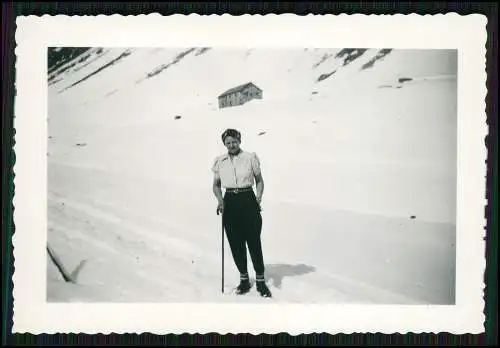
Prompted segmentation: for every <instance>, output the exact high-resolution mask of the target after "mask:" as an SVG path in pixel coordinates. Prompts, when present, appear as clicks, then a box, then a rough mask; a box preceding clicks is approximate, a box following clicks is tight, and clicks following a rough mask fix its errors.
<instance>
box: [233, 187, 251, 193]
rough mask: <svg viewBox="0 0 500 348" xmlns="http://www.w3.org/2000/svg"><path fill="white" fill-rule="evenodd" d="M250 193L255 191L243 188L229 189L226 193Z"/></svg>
mask: <svg viewBox="0 0 500 348" xmlns="http://www.w3.org/2000/svg"><path fill="white" fill-rule="evenodd" d="M249 191H253V189H252V188H251V187H241V188H237V187H235V188H233V187H229V188H227V189H226V192H230V193H240V192H249Z"/></svg>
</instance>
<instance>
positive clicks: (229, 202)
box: [223, 190, 264, 275]
mask: <svg viewBox="0 0 500 348" xmlns="http://www.w3.org/2000/svg"><path fill="white" fill-rule="evenodd" d="M223 223H224V228H225V230H226V235H227V239H228V241H229V246H230V249H231V253H232V255H233V260H234V263H235V264H236V267H237V268H238V271H239V272H240V274H246V273H248V269H247V245H248V251H249V252H250V257H251V259H252V263H253V266H254V270H255V273H256V274H257V275H263V274H264V259H263V255H262V244H261V240H260V234H261V231H262V216H261V214H260V206H259V203H258V202H257V199H256V196H255V193H254V191H253V190H252V191H247V192H239V193H231V192H226V194H225V195H224V216H223Z"/></svg>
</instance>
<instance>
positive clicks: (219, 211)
mask: <svg viewBox="0 0 500 348" xmlns="http://www.w3.org/2000/svg"><path fill="white" fill-rule="evenodd" d="M223 212H224V202H219V204H218V205H217V215H219V213H220V214H222V213H223Z"/></svg>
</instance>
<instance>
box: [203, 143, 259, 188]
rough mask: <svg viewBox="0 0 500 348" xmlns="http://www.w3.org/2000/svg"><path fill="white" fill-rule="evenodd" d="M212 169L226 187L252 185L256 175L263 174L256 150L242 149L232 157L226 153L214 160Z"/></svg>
mask: <svg viewBox="0 0 500 348" xmlns="http://www.w3.org/2000/svg"><path fill="white" fill-rule="evenodd" d="M212 171H213V172H214V175H216V177H219V178H220V180H221V185H222V187H224V188H243V187H252V186H253V185H254V183H255V179H254V175H259V174H261V169H260V160H259V157H258V156H257V154H256V153H255V152H246V151H241V152H240V153H239V154H238V155H236V156H232V157H231V156H229V154H224V155H221V156H218V157H217V158H216V159H215V160H214V163H213V166H212Z"/></svg>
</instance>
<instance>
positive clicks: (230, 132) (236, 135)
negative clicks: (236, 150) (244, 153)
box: [221, 128, 241, 142]
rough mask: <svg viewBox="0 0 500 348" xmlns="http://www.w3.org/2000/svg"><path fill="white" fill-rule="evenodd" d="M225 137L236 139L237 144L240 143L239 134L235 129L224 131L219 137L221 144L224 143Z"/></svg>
mask: <svg viewBox="0 0 500 348" xmlns="http://www.w3.org/2000/svg"><path fill="white" fill-rule="evenodd" d="M227 137H233V138H236V139H238V141H239V142H241V133H240V132H238V131H237V130H236V129H232V128H229V129H226V130H225V131H224V133H222V136H221V138H222V142H225V140H226V138H227Z"/></svg>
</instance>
